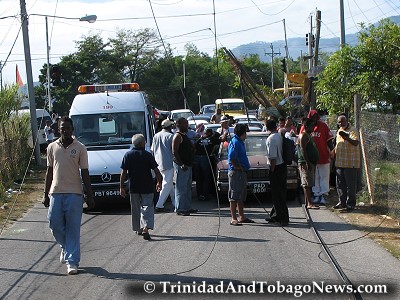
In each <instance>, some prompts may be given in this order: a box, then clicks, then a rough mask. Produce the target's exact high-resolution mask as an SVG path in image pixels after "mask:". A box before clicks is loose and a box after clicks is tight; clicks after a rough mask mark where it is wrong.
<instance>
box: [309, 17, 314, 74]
mask: <svg viewBox="0 0 400 300" xmlns="http://www.w3.org/2000/svg"><path fill="white" fill-rule="evenodd" d="M312 26H313V25H312V17H311V16H310V32H309V33H308V56H309V57H310V58H309V59H308V69H309V70H311V68H312V66H313V61H312V56H313V48H312V44H313V39H314V37H313V27H312Z"/></svg>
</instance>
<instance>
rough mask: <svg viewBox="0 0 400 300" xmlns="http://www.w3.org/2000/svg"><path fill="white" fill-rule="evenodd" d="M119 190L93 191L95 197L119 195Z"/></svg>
mask: <svg viewBox="0 0 400 300" xmlns="http://www.w3.org/2000/svg"><path fill="white" fill-rule="evenodd" d="M119 195H120V194H119V191H95V192H94V196H95V197H107V196H119Z"/></svg>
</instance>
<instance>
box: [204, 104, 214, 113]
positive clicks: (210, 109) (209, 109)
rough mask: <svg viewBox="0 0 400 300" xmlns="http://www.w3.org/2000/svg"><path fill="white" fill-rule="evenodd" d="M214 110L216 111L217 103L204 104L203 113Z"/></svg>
mask: <svg viewBox="0 0 400 300" xmlns="http://www.w3.org/2000/svg"><path fill="white" fill-rule="evenodd" d="M214 111H215V105H210V106H203V114H210V113H214Z"/></svg>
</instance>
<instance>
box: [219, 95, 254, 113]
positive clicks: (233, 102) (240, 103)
mask: <svg viewBox="0 0 400 300" xmlns="http://www.w3.org/2000/svg"><path fill="white" fill-rule="evenodd" d="M218 108H219V109H221V111H222V114H223V115H230V116H238V115H245V114H246V106H245V105H244V100H242V99H237V98H227V99H217V100H215V109H216V110H217V109H218Z"/></svg>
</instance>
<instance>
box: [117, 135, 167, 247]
mask: <svg viewBox="0 0 400 300" xmlns="http://www.w3.org/2000/svg"><path fill="white" fill-rule="evenodd" d="M132 144H133V149H132V150H130V151H128V152H127V153H125V155H124V158H123V159H122V163H121V169H122V170H121V176H120V186H119V190H120V194H121V196H122V197H123V198H125V196H126V191H125V188H124V182H125V178H126V175H127V174H128V178H129V194H130V202H131V215H132V230H133V231H136V233H137V234H138V235H142V236H143V238H144V239H145V240H150V239H151V238H150V234H149V229H154V202H153V198H154V182H153V176H152V174H151V170H153V171H154V173H155V174H156V179H157V186H156V189H157V191H159V190H160V188H161V182H162V176H161V173H160V171H159V170H158V169H157V163H156V161H155V160H154V157H153V156H152V155H151V153H150V152H147V151H146V150H145V149H144V147H145V145H146V139H145V137H144V136H143V134H135V135H134V136H133V137H132Z"/></svg>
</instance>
